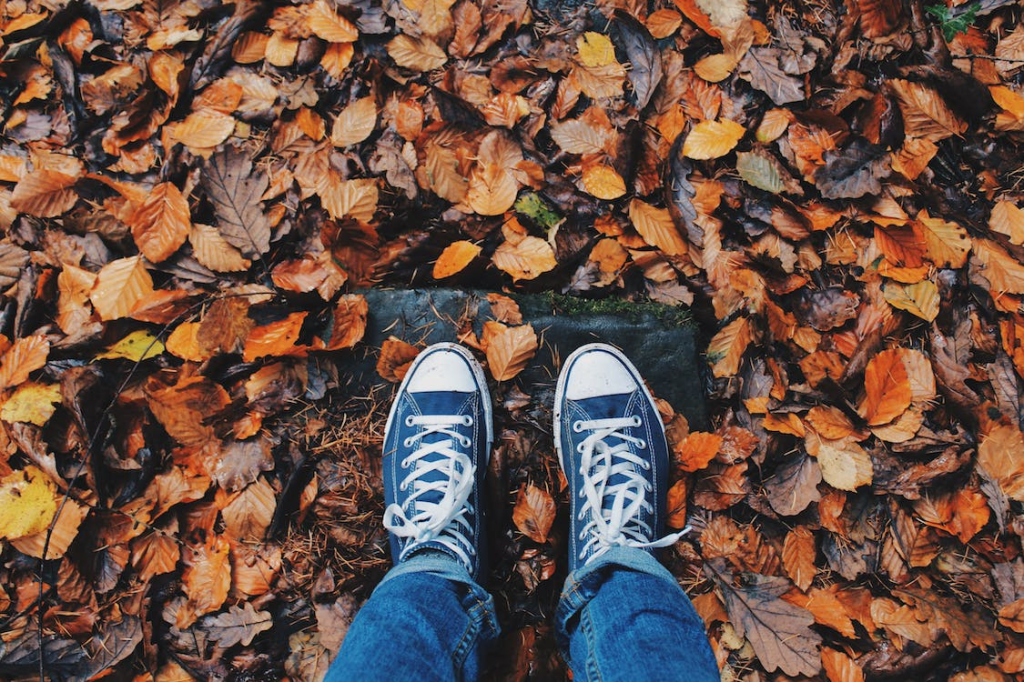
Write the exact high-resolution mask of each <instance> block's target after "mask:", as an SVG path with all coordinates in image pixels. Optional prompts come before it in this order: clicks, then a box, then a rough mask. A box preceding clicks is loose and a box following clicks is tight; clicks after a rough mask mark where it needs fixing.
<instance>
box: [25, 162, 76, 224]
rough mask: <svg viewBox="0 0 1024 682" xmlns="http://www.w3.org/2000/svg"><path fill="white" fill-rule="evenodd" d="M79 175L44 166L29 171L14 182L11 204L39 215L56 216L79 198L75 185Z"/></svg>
mask: <svg viewBox="0 0 1024 682" xmlns="http://www.w3.org/2000/svg"><path fill="white" fill-rule="evenodd" d="M76 182H78V177H77V176H76V175H68V174H67V173H62V172H60V171H56V170H48V169H45V168H42V169H38V170H35V171H32V172H31V173H28V174H26V175H25V176H24V177H23V178H21V179H20V180H19V181H18V184H17V185H15V186H14V194H12V195H11V208H13V209H14V210H15V211H19V212H21V213H27V214H29V215H33V216H36V217H38V218H55V217H57V216H59V215H61V214H63V213H67V212H68V211H70V210H71V209H72V208H74V206H75V204H76V203H77V202H78V194H76V193H75V190H74V185H75V183H76Z"/></svg>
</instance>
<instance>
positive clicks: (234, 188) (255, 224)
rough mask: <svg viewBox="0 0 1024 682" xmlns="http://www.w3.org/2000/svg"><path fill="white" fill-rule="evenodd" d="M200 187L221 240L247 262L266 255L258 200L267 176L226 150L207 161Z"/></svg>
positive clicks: (263, 218)
mask: <svg viewBox="0 0 1024 682" xmlns="http://www.w3.org/2000/svg"><path fill="white" fill-rule="evenodd" d="M202 183H203V188H204V189H205V190H206V196H207V197H209V199H210V202H211V203H212V204H213V209H214V212H215V213H216V214H217V227H218V229H219V230H220V233H221V235H222V236H223V237H224V239H225V240H226V241H227V242H228V243H229V244H231V245H232V246H234V247H235V248H237V249H238V250H239V251H241V252H242V255H243V256H244V257H246V258H258V257H259V256H261V255H262V254H264V253H266V252H267V251H268V250H269V249H270V223H269V222H268V221H267V216H266V215H265V214H264V213H263V207H262V206H261V205H260V197H262V195H263V193H264V192H265V191H266V189H267V186H268V184H269V181H268V179H267V176H266V175H264V174H263V173H260V172H256V173H254V172H253V170H252V161H250V160H249V158H248V156H246V155H245V153H244V152H240V151H237V150H235V149H234V148H232V147H227V148H225V149H224V150H222V151H220V152H217V153H216V154H214V155H212V156H211V157H210V158H209V160H208V161H207V163H206V165H205V166H204V168H203V175H202ZM101 274H102V273H101Z"/></svg>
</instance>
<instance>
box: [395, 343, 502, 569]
mask: <svg viewBox="0 0 1024 682" xmlns="http://www.w3.org/2000/svg"><path fill="white" fill-rule="evenodd" d="M492 429H493V427H492V424H491V400H490V395H489V394H488V391H487V382H486V379H485V378H484V374H483V370H482V369H481V368H480V364H479V363H478V362H477V361H476V360H475V359H474V358H473V356H472V355H470V354H469V351H467V350H466V349H464V348H462V347H461V346H458V345H455V344H452V343H438V344H435V345H433V346H430V347H429V348H427V349H425V350H424V351H422V352H421V353H420V354H419V355H418V356H417V357H416V360H415V361H414V362H413V363H412V366H411V367H410V368H409V372H408V373H407V374H406V375H405V379H404V380H403V381H402V384H401V386H399V388H398V393H397V394H396V395H395V401H394V404H392V406H391V412H390V414H389V415H388V421H387V425H386V426H385V428H384V466H383V477H384V502H385V504H386V505H387V508H386V509H385V511H384V526H385V527H386V528H387V529H388V530H389V531H391V556H392V559H394V562H395V564H396V565H397V564H398V563H400V562H402V561H404V560H406V559H408V558H409V557H410V556H411V555H413V554H414V553H417V552H419V551H421V550H433V551H439V552H444V553H445V554H447V555H449V556H451V557H452V558H454V559H455V560H457V561H458V562H459V563H461V564H462V565H463V566H465V567H466V570H468V571H469V573H470V576H471V577H472V578H473V579H474V580H475V579H477V577H478V574H479V570H480V560H479V548H481V547H483V526H484V523H483V512H482V510H481V509H480V505H479V488H480V484H481V481H482V480H483V475H484V472H485V471H486V470H487V461H488V458H489V457H490V452H491V442H492V440H493V431H492Z"/></svg>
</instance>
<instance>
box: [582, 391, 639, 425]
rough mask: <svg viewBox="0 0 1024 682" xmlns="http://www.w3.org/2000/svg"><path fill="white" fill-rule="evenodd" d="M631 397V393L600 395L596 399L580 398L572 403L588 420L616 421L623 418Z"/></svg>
mask: <svg viewBox="0 0 1024 682" xmlns="http://www.w3.org/2000/svg"><path fill="white" fill-rule="evenodd" d="M631 396H632V394H631V393H623V394H620V395H602V396H598V397H596V398H581V399H578V400H574V401H573V402H574V403H576V405H577V406H578V407H579V408H580V410H582V411H583V413H584V414H586V415H587V418H588V419H618V418H620V417H622V416H624V414H625V412H626V406H627V405H628V404H629V399H630V397H631Z"/></svg>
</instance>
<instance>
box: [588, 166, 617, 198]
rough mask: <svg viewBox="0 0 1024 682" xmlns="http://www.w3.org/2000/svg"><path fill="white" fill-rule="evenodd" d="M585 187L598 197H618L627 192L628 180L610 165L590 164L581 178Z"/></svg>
mask: <svg viewBox="0 0 1024 682" xmlns="http://www.w3.org/2000/svg"><path fill="white" fill-rule="evenodd" d="M580 180H581V182H582V183H583V189H584V190H585V191H586V192H587V193H588V194H590V195H591V196H594V197H597V198H598V199H605V200H611V199H618V198H619V197H621V196H622V195H623V194H625V193H626V182H625V180H623V179H622V176H621V175H619V174H618V173H616V172H615V169H614V168H612V167H610V166H603V165H597V166H588V167H587V169H586V170H584V171H583V177H582V178H581V179H580Z"/></svg>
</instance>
